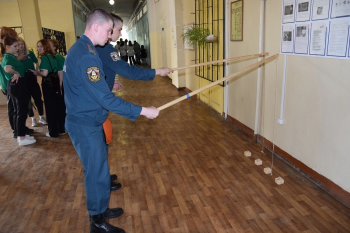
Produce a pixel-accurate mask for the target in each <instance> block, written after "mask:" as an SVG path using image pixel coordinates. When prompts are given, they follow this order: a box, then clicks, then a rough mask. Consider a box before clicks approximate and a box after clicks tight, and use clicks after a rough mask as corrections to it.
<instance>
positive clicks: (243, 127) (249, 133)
mask: <svg viewBox="0 0 350 233" xmlns="http://www.w3.org/2000/svg"><path fill="white" fill-rule="evenodd" d="M223 114H224V115H225V113H223ZM227 120H228V121H229V122H231V123H232V124H233V125H234V126H236V127H237V129H238V130H239V131H241V132H242V133H244V134H245V135H246V136H247V137H248V138H249V139H251V140H252V142H257V135H256V134H254V130H252V129H251V128H249V127H248V126H246V125H245V124H243V123H241V122H239V121H238V120H236V119H235V118H233V117H231V116H229V115H227Z"/></svg>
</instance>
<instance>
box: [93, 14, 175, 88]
mask: <svg viewBox="0 0 350 233" xmlns="http://www.w3.org/2000/svg"><path fill="white" fill-rule="evenodd" d="M111 15H112V17H113V22H114V28H113V33H112V35H111V39H110V41H112V42H116V41H117V40H118V38H119V37H120V36H121V31H122V28H123V20H122V18H120V16H118V15H115V14H113V13H111ZM96 50H97V52H98V55H99V57H100V59H101V61H102V64H103V70H104V72H105V75H106V82H107V84H108V87H109V89H110V90H112V88H113V85H114V79H115V75H116V74H118V75H120V76H122V77H124V78H128V79H132V80H144V81H150V80H153V79H154V78H155V76H156V75H160V76H166V75H168V74H169V73H171V72H173V70H171V69H169V68H168V67H163V68H161V69H143V68H139V67H137V66H129V64H128V63H127V62H125V61H123V60H122V59H120V57H119V56H118V52H117V51H116V50H115V48H114V47H113V45H112V44H110V43H107V44H106V45H105V46H97V47H96Z"/></svg>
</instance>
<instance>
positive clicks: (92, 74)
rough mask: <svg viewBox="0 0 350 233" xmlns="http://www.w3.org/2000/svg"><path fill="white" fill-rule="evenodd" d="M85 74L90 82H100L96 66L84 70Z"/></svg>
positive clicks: (98, 70)
mask: <svg viewBox="0 0 350 233" xmlns="http://www.w3.org/2000/svg"><path fill="white" fill-rule="evenodd" d="M86 73H87V75H88V77H89V81H90V82H94V83H97V82H98V81H100V80H101V75H100V69H99V68H98V67H96V66H91V67H89V68H87V69H86Z"/></svg>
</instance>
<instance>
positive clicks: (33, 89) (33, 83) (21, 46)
mask: <svg viewBox="0 0 350 233" xmlns="http://www.w3.org/2000/svg"><path fill="white" fill-rule="evenodd" d="M18 55H28V58H27V59H26V60H24V61H21V63H22V64H23V65H24V70H25V78H26V79H27V80H26V81H27V86H28V90H29V95H30V96H31V97H32V98H33V100H34V103H35V106H36V107H37V109H38V113H39V122H40V123H41V124H44V125H46V124H47V122H46V120H45V118H44V117H43V115H44V107H43V105H44V104H43V101H42V99H41V90H40V87H39V84H38V81H37V77H36V76H35V75H34V74H33V73H32V72H31V70H39V66H38V59H37V58H36V56H35V54H34V53H33V51H30V50H28V47H27V45H26V42H25V41H24V40H23V39H22V38H21V37H18ZM34 64H35V67H34ZM29 98H30V97H29ZM29 101H30V99H29ZM28 115H29V117H31V118H32V126H37V125H38V123H37V121H36V119H35V116H34V112H33V109H32V108H30V109H29V111H28Z"/></svg>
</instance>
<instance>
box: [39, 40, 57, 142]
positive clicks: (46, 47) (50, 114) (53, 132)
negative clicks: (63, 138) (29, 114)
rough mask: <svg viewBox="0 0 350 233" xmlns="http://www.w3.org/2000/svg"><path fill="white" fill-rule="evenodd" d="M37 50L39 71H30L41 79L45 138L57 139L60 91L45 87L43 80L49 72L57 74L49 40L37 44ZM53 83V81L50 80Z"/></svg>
mask: <svg viewBox="0 0 350 233" xmlns="http://www.w3.org/2000/svg"><path fill="white" fill-rule="evenodd" d="M37 49H38V53H39V58H40V66H39V71H32V72H33V73H34V74H35V75H36V76H41V77H42V83H41V87H42V90H43V96H44V105H45V111H46V120H47V126H48V130H49V132H47V133H46V136H47V137H58V135H59V133H60V132H59V108H58V107H57V106H59V99H60V98H61V93H60V90H58V89H55V88H53V87H50V86H46V83H45V79H46V78H47V75H48V74H49V73H50V72H57V70H58V69H57V68H58V66H57V59H56V54H55V53H54V51H52V49H51V46H50V43H49V40H47V39H42V40H39V41H38V42H37ZM52 81H55V80H52Z"/></svg>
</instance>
